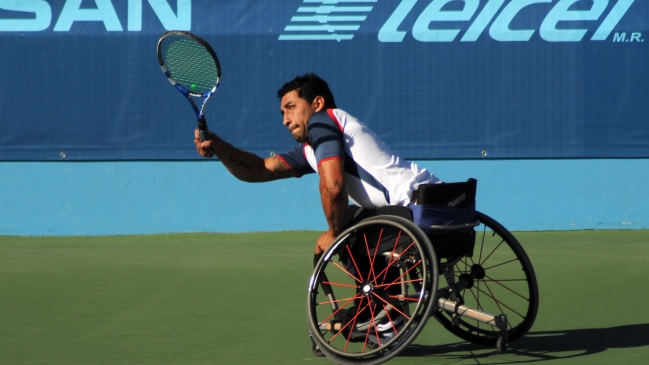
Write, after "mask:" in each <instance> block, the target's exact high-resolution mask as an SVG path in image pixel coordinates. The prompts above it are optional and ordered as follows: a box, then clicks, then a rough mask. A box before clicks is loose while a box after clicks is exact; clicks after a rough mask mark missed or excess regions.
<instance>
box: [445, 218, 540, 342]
mask: <svg viewBox="0 0 649 365" xmlns="http://www.w3.org/2000/svg"><path fill="white" fill-rule="evenodd" d="M476 218H477V219H478V220H479V221H480V223H481V224H480V225H479V226H478V227H476V243H475V248H474V251H473V257H464V258H462V259H461V260H460V261H459V262H458V263H457V264H455V266H454V270H455V277H456V281H457V280H458V279H459V277H460V275H462V274H468V273H469V271H470V270H471V268H472V266H473V265H476V264H477V265H480V266H479V267H481V268H482V269H484V274H485V276H484V277H483V278H482V279H476V280H475V282H474V284H473V287H471V288H467V289H465V290H463V291H461V295H462V297H463V298H464V300H465V305H467V306H468V307H471V308H475V309H478V310H482V311H484V312H487V313H490V314H493V315H500V314H506V315H507V322H508V323H507V342H508V343H511V342H514V341H516V340H518V339H519V338H521V337H523V336H524V335H525V334H526V333H527V331H529V329H530V328H531V327H532V325H533V324H534V320H535V319H536V313H537V311H538V308H539V289H538V285H537V282H536V275H535V274H534V268H533V267H532V263H531V262H530V260H529V258H528V257H527V254H526V253H525V251H524V250H523V247H522V246H521V245H520V243H519V242H518V240H516V238H515V237H514V236H513V235H512V234H511V233H510V232H509V231H508V230H507V229H505V228H504V227H503V226H502V225H500V224H499V223H498V222H496V221H495V220H494V219H492V218H490V217H488V216H487V215H485V214H482V213H480V212H476ZM441 285H447V284H446V283H445V282H444V283H443V284H441ZM434 316H435V318H436V319H437V320H438V321H439V322H440V323H441V324H442V325H443V326H444V327H445V328H446V329H447V330H449V331H450V332H452V333H453V334H455V335H456V336H458V337H460V338H461V339H463V340H466V341H469V342H472V343H475V344H479V345H484V346H496V345H497V344H498V339H499V338H500V337H501V332H500V329H498V328H497V327H494V326H489V325H486V324H484V323H479V322H477V321H475V320H472V319H469V318H466V317H460V318H459V326H453V322H452V318H451V314H450V313H448V312H446V311H443V310H441V309H438V310H436V311H435V313H434ZM501 345H502V343H501Z"/></svg>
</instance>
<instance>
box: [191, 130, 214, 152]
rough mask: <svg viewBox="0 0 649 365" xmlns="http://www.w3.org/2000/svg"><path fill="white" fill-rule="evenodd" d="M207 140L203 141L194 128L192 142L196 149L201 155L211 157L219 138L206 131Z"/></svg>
mask: <svg viewBox="0 0 649 365" xmlns="http://www.w3.org/2000/svg"><path fill="white" fill-rule="evenodd" d="M208 133H209V135H208V140H207V141H203V140H202V139H201V136H200V131H199V130H198V129H196V130H194V144H195V145H196V151H197V152H198V153H199V154H200V155H201V156H203V157H206V158H211V157H212V156H214V150H215V147H216V145H217V143H218V142H220V141H221V139H220V138H219V137H218V136H217V135H216V134H214V133H212V132H208Z"/></svg>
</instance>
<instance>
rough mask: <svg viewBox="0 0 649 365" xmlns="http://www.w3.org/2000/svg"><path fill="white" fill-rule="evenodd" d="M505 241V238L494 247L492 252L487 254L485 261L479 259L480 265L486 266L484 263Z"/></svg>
mask: <svg viewBox="0 0 649 365" xmlns="http://www.w3.org/2000/svg"><path fill="white" fill-rule="evenodd" d="M504 242H505V240H504V239H503V240H502V241H500V243H499V244H498V246H496V248H494V249H493V250H492V251H491V253H489V256H487V257H486V258H485V259H484V261H479V263H480V265H483V266H484V263H485V262H487V260H489V258H490V257H491V255H493V254H494V252H496V250H498V248H499V247H500V246H501V245H502V244H503V243H504Z"/></svg>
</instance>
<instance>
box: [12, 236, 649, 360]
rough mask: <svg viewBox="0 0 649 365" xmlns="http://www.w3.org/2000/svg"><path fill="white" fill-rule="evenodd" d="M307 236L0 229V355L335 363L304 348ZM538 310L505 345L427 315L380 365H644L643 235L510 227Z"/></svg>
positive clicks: (648, 243) (648, 310)
mask: <svg viewBox="0 0 649 365" xmlns="http://www.w3.org/2000/svg"><path fill="white" fill-rule="evenodd" d="M317 236H318V233H316V232H275V233H254V234H179V235H160V236H124V237H123V236H119V237H73V238H62V237H38V238H33V237H31V238H26V237H0V364H2V365H5V364H7V365H8V364H12V365H14V364H15V365H18V364H333V362H331V361H330V360H328V359H326V358H316V357H315V356H313V355H312V353H311V350H310V341H309V339H308V327H307V321H306V308H305V306H306V295H307V285H308V281H309V277H310V274H311V269H312V258H313V254H312V250H313V246H314V244H315V239H316V237H317ZM516 237H517V238H518V239H519V241H521V243H522V244H523V247H524V248H525V250H526V251H527V253H528V255H529V256H530V258H531V260H532V263H533V265H534V268H535V270H536V274H537V278H538V282H539V288H540V309H539V313H538V317H537V319H536V323H535V325H534V326H533V327H532V330H531V331H530V333H529V334H528V336H527V337H525V338H523V339H522V340H520V341H518V342H515V343H513V344H510V351H509V352H508V353H506V354H502V355H501V354H498V353H496V351H495V349H491V348H483V347H479V346H476V345H472V344H468V343H466V342H462V341H461V340H459V339H458V338H456V337H454V336H453V335H452V334H450V333H448V332H446V331H445V330H444V329H443V327H442V326H441V325H439V324H438V323H437V322H436V321H435V320H434V319H431V320H430V321H429V323H428V325H427V327H426V329H425V330H424V331H423V332H422V334H421V335H420V336H419V337H418V338H417V339H416V340H415V342H414V343H413V345H411V346H410V347H409V348H407V349H406V350H405V351H404V352H403V353H402V354H401V355H400V356H398V357H397V358H395V359H394V360H392V361H390V362H389V363H390V364H510V363H535V362H538V363H552V364H560V363H561V364H647V363H649V285H648V284H647V282H648V280H647V279H648V278H649V231H572V232H523V233H516Z"/></svg>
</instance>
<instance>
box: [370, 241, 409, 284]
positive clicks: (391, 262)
mask: <svg viewBox="0 0 649 365" xmlns="http://www.w3.org/2000/svg"><path fill="white" fill-rule="evenodd" d="M414 244H415V242H414V241H413V242H412V243H410V245H409V246H408V247H406V249H405V250H403V251H402V252H401V253H400V254H399V255H397V257H396V258H395V259H394V260H393V256H394V250H393V251H392V253H391V254H390V261H388V265H387V266H386V267H385V269H383V271H381V272H380V273H379V275H378V276H381V275H383V273H385V275H383V281H382V282H381V284H383V283H384V282H385V279H386V277H387V275H388V269H389V268H390V265H392V264H393V263H395V262H397V260H398V259H400V258H401V256H403V254H404V253H406V252H408V250H410V248H411V247H412V245H414Z"/></svg>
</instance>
